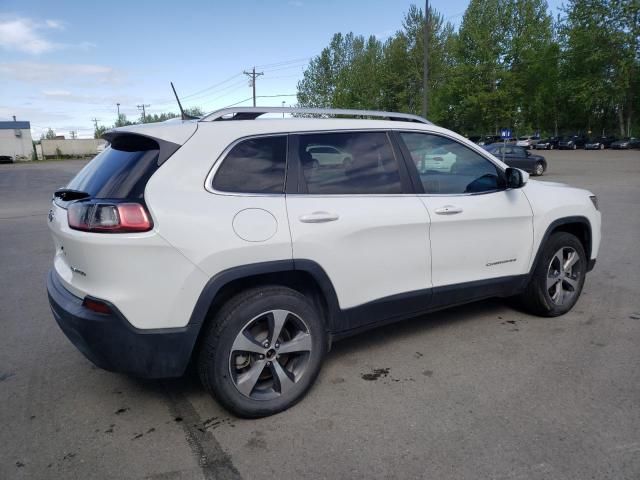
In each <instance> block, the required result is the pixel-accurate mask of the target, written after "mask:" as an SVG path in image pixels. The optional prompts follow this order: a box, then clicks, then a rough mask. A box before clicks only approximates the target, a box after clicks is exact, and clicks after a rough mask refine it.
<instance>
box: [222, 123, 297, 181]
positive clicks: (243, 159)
mask: <svg viewBox="0 0 640 480" xmlns="http://www.w3.org/2000/svg"><path fill="white" fill-rule="evenodd" d="M286 162H287V137H286V136H285V135H282V136H272V137H260V138H251V139H247V140H244V141H241V142H240V143H238V144H237V145H235V146H234V147H233V148H232V149H231V150H230V151H229V153H228V154H227V156H226V157H225V158H224V159H223V161H222V164H221V165H220V167H219V168H218V171H217V172H216V175H215V177H214V179H213V188H214V189H216V190H218V191H222V192H238V193H283V192H284V179H285V167H286Z"/></svg>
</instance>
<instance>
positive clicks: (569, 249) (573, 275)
mask: <svg viewBox="0 0 640 480" xmlns="http://www.w3.org/2000/svg"><path fill="white" fill-rule="evenodd" d="M542 248H543V251H542V254H541V256H540V259H539V261H538V264H537V265H536V267H535V269H534V271H533V274H532V276H531V279H530V280H529V284H528V285H527V287H526V289H525V291H524V292H523V293H522V294H521V295H520V300H521V302H522V304H523V306H524V307H525V309H526V310H527V311H529V312H530V313H533V314H534V315H539V316H542V317H557V316H559V315H564V314H565V313H567V312H568V311H569V310H571V309H572V308H573V306H574V305H575V304H576V302H577V301H578V298H579V297H580V293H581V292H582V287H583V286H584V281H585V276H586V272H587V259H586V255H585V252H584V248H583V246H582V243H580V240H578V238H577V237H576V236H575V235H572V234H570V233H567V232H556V233H554V234H552V235H551V237H550V238H549V240H548V241H547V243H546V244H545V245H544V246H543V247H542Z"/></svg>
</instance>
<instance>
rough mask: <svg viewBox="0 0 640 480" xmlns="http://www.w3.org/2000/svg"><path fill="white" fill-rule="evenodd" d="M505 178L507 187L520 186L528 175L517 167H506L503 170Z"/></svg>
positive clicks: (525, 181) (522, 185) (524, 182)
mask: <svg viewBox="0 0 640 480" xmlns="http://www.w3.org/2000/svg"><path fill="white" fill-rule="evenodd" d="M504 174H505V176H506V178H507V188H522V187H524V185H525V184H526V183H527V180H528V179H529V178H528V177H529V175H527V174H526V173H525V172H523V171H522V170H519V169H517V168H511V167H509V168H507V169H506V170H505V171H504Z"/></svg>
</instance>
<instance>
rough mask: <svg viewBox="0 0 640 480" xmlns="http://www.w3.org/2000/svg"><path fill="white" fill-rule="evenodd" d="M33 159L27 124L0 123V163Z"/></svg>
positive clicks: (31, 142) (28, 125)
mask: <svg viewBox="0 0 640 480" xmlns="http://www.w3.org/2000/svg"><path fill="white" fill-rule="evenodd" d="M32 159H33V141H32V139H31V124H30V123H29V122H21V121H16V120H15V117H14V120H13V121H0V162H2V161H5V162H6V161H13V162H18V161H24V160H32Z"/></svg>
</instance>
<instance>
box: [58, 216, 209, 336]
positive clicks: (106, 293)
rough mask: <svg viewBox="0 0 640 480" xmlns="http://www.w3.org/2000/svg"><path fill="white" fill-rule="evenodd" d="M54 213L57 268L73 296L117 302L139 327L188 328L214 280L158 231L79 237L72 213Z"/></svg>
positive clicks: (86, 234)
mask: <svg viewBox="0 0 640 480" xmlns="http://www.w3.org/2000/svg"><path fill="white" fill-rule="evenodd" d="M52 209H53V210H54V212H55V217H54V220H53V222H50V223H49V228H50V229H51V231H52V233H53V237H54V245H55V250H56V253H55V257H54V268H55V269H56V272H57V273H58V274H59V275H60V277H61V279H62V282H63V284H64V286H65V287H66V288H67V289H68V290H69V291H70V292H71V293H73V294H74V295H76V296H77V297H80V298H84V297H85V295H91V296H93V297H96V298H100V299H102V300H107V301H109V302H111V303H113V304H114V305H115V306H116V307H117V308H118V309H119V310H120V311H121V312H122V314H123V315H124V316H125V317H126V318H127V320H129V322H130V323H131V324H132V325H133V326H134V327H136V328H169V327H182V326H184V325H186V324H187V323H188V321H189V318H190V316H191V312H192V311H193V307H194V306H195V303H196V301H197V299H198V296H199V295H200V292H201V291H202V288H203V287H204V285H205V284H206V282H207V280H209V278H208V277H207V276H206V275H204V273H203V272H202V271H200V270H199V269H197V268H194V265H193V264H192V263H191V262H189V261H188V260H187V259H186V258H185V257H184V256H183V255H181V254H180V252H178V251H177V250H176V249H175V248H173V247H172V246H171V245H169V244H168V243H167V242H166V241H165V240H164V239H163V238H162V237H161V236H160V235H158V232H157V230H154V231H151V232H145V233H135V234H134V233H132V234H115V235H109V234H102V233H87V232H79V231H77V230H72V229H71V228H69V226H68V223H67V212H66V210H64V209H62V208H60V207H58V206H56V205H53V206H52ZM74 269H75V271H74ZM78 270H79V271H80V272H83V273H84V274H85V275H82V273H79V272H78Z"/></svg>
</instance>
